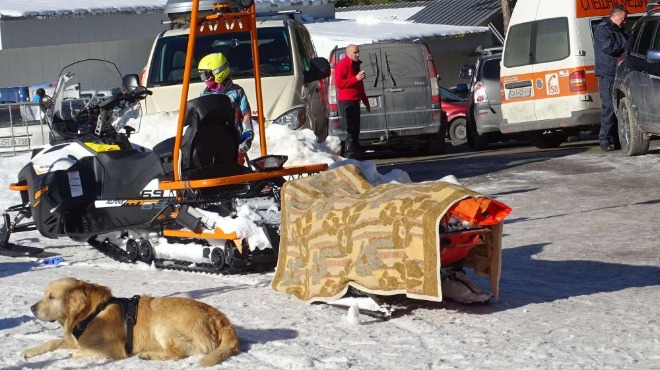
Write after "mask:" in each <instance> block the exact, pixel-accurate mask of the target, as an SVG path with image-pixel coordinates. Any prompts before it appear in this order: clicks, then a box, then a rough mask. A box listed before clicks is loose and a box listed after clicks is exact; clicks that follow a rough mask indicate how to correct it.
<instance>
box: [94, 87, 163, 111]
mask: <svg viewBox="0 0 660 370" xmlns="http://www.w3.org/2000/svg"><path fill="white" fill-rule="evenodd" d="M152 94H153V91H151V90H149V89H147V88H146V87H144V86H138V87H137V88H135V90H133V91H128V92H124V91H120V92H118V93H116V94H114V95H113V96H111V97H110V98H108V99H106V100H104V101H102V102H100V103H99V104H98V107H99V108H100V109H101V110H112V109H114V108H115V107H117V106H118V105H119V104H120V103H121V102H123V101H125V102H127V103H136V102H138V101H140V100H144V99H146V98H147V96H149V95H152Z"/></svg>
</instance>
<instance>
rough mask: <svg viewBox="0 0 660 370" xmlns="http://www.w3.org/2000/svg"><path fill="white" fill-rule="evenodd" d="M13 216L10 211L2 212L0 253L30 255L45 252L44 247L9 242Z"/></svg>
mask: <svg viewBox="0 0 660 370" xmlns="http://www.w3.org/2000/svg"><path fill="white" fill-rule="evenodd" d="M10 228H11V218H10V217H9V214H8V213H3V214H2V227H0V255H1V256H7V257H30V256H35V255H37V254H39V253H41V252H43V251H44V250H43V248H37V247H28V246H25V245H19V244H14V243H10V242H9V235H10V234H11V229H10Z"/></svg>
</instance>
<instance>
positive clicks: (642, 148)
mask: <svg viewBox="0 0 660 370" xmlns="http://www.w3.org/2000/svg"><path fill="white" fill-rule="evenodd" d="M616 113H617V117H618V119H619V125H618V126H619V127H618V130H617V131H618V132H619V135H618V136H619V142H620V144H621V152H623V154H625V155H627V156H635V155H642V154H646V153H647V152H648V151H649V144H650V142H651V138H650V137H649V136H648V135H646V134H644V132H642V131H641V130H640V129H639V125H638V124H637V118H635V115H634V114H633V112H632V111H631V110H630V101H628V98H623V99H621V103H619V108H618V109H617V112H616Z"/></svg>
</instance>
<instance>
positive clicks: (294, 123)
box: [273, 107, 307, 130]
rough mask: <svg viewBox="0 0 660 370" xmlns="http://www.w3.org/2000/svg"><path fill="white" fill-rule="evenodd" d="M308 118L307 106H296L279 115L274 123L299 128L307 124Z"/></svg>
mask: <svg viewBox="0 0 660 370" xmlns="http://www.w3.org/2000/svg"><path fill="white" fill-rule="evenodd" d="M306 118H307V110H306V109H305V107H300V108H294V109H291V110H290V111H288V112H286V113H284V114H283V115H281V116H279V117H277V119H275V120H274V121H273V123H275V124H278V125H284V126H286V127H288V128H290V129H292V130H297V129H299V128H301V127H302V126H303V125H304V124H305V119H306Z"/></svg>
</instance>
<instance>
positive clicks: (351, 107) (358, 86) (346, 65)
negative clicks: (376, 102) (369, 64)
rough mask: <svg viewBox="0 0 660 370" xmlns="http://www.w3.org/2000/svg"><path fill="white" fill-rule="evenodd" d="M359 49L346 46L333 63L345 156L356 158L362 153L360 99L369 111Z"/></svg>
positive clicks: (353, 46) (354, 46)
mask: <svg viewBox="0 0 660 370" xmlns="http://www.w3.org/2000/svg"><path fill="white" fill-rule="evenodd" d="M361 63H362V61H361V60H360V49H359V48H358V47H357V45H353V44H351V45H348V46H347V47H346V56H344V58H343V59H342V60H340V61H339V62H338V63H337V65H335V86H336V87H337V105H338V107H339V114H340V115H341V120H342V123H343V124H344V125H345V126H346V128H347V131H348V137H347V138H346V141H345V142H344V145H345V147H344V148H345V151H344V156H345V157H346V158H356V156H357V155H361V154H362V150H361V148H360V142H359V138H360V101H362V103H364V105H365V107H366V108H367V111H368V112H371V107H370V106H369V99H367V94H366V93H365V92H364V81H363V80H364V71H360V64H361Z"/></svg>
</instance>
